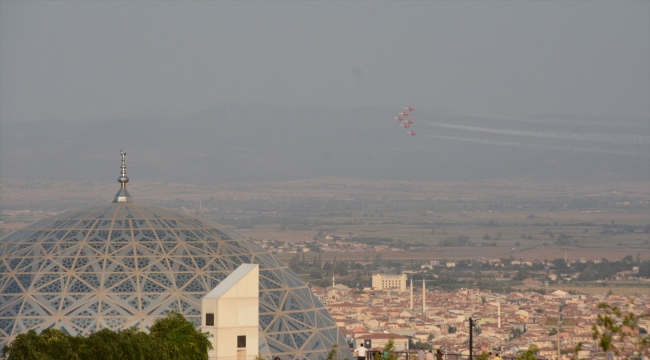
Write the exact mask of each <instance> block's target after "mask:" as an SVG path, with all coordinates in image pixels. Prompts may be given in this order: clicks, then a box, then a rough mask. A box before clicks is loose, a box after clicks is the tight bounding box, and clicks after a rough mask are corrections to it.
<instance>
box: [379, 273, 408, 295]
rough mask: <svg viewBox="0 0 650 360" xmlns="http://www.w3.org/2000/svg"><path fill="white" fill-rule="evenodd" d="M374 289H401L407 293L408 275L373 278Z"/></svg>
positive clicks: (380, 275)
mask: <svg viewBox="0 0 650 360" xmlns="http://www.w3.org/2000/svg"><path fill="white" fill-rule="evenodd" d="M372 287H373V288H374V289H375V290H384V289H399V290H400V291H406V274H402V275H382V274H377V275H373V276H372Z"/></svg>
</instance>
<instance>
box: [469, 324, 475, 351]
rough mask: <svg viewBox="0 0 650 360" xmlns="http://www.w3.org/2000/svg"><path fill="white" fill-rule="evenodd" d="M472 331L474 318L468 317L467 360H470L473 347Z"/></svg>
mask: <svg viewBox="0 0 650 360" xmlns="http://www.w3.org/2000/svg"><path fill="white" fill-rule="evenodd" d="M473 332H474V320H473V319H472V318H469V360H472V350H473V348H474V341H473V338H472V335H473V334H472V333H473Z"/></svg>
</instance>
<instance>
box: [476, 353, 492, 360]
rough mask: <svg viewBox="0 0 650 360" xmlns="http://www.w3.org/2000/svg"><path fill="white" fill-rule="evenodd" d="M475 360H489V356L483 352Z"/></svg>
mask: <svg viewBox="0 0 650 360" xmlns="http://www.w3.org/2000/svg"><path fill="white" fill-rule="evenodd" d="M474 359H476V360H490V354H488V353H487V352H485V351H483V352H482V353H481V355H479V356H476V357H474Z"/></svg>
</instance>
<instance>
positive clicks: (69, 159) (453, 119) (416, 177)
mask: <svg viewBox="0 0 650 360" xmlns="http://www.w3.org/2000/svg"><path fill="white" fill-rule="evenodd" d="M400 111H403V110H402V109H399V108H397V109H396V108H390V107H364V108H352V109H341V108H331V107H278V106H270V105H263V104H244V105H237V104H222V105H219V106H215V107H213V108H210V109H206V110H204V111H201V112H198V113H195V114H192V115H190V116H188V117H186V118H184V119H182V120H170V119H166V118H140V119H134V120H128V119H125V120H106V121H100V122H95V123H87V124H76V123H69V122H64V121H48V122H45V121H43V122H36V123H15V124H2V126H1V128H0V140H1V141H0V159H1V161H0V171H1V175H2V177H12V178H60V179H70V178H74V179H82V180H102V181H105V180H106V179H110V178H112V177H115V178H117V176H118V171H119V156H118V152H119V150H120V148H124V149H126V150H127V153H128V155H127V172H128V173H127V175H128V176H129V177H130V178H131V179H133V180H134V181H137V179H141V180H142V181H163V182H238V181H243V182H250V181H256V182H257V181H262V182H263V181H279V180H295V179H303V178H313V177H320V176H336V177H344V178H349V177H360V178H370V179H387V180H411V181H443V180H457V181H462V180H474V179H494V178H505V177H519V178H523V179H530V180H577V181H617V180H626V181H648V180H649V179H650V140H649V139H650V136H648V135H650V121H648V120H647V119H608V118H575V117H573V118H570V117H562V116H540V117H534V118H527V119H507V118H495V117H482V116H476V115H463V114H449V113H439V112H434V111H428V110H424V109H416V110H415V111H414V112H413V113H412V114H411V115H412V117H413V120H414V124H413V125H412V127H411V128H409V129H408V130H407V129H404V128H402V127H399V126H398V125H399V122H398V121H397V120H394V119H393V118H394V117H395V116H396V114H397V113H398V112H400ZM410 130H414V131H416V132H417V136H410V135H408V134H407V133H406V132H407V131H410Z"/></svg>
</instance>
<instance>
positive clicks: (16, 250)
mask: <svg viewBox="0 0 650 360" xmlns="http://www.w3.org/2000/svg"><path fill="white" fill-rule="evenodd" d="M124 169H125V167H124V164H123V168H122V176H121V177H120V182H121V183H122V189H120V191H119V192H118V193H117V195H116V196H115V200H114V202H113V203H110V204H107V205H103V206H98V207H94V208H90V209H86V210H82V211H72V212H66V213H63V214H60V215H57V216H54V217H51V218H48V219H45V220H41V221H39V222H37V223H34V224H32V225H30V226H28V227H26V228H23V229H21V230H18V231H15V232H13V233H11V234H9V235H7V236H6V237H5V238H3V239H2V240H0V289H1V290H0V348H1V347H3V346H4V345H6V344H7V343H8V342H10V341H11V340H12V339H13V338H15V336H16V335H17V334H20V333H24V332H26V331H28V330H29V329H34V330H36V331H37V332H40V331H42V330H44V329H47V328H57V329H61V330H64V331H66V332H67V333H69V334H71V335H75V334H84V335H87V334H89V333H92V332H94V331H97V330H100V329H103V328H110V329H113V330H118V329H124V328H127V327H132V326H135V327H138V328H140V329H142V330H146V329H148V328H149V326H151V325H152V324H153V322H154V320H155V319H156V318H157V317H161V316H164V315H165V314H167V313H168V312H170V311H171V310H177V311H179V312H181V313H182V314H183V315H185V317H186V318H187V319H188V320H190V321H192V322H194V323H195V324H196V325H197V327H198V326H200V324H201V318H200V317H201V300H200V299H201V298H202V297H203V296H204V295H205V294H207V293H208V292H209V291H210V290H211V289H213V288H214V287H216V286H217V285H218V284H219V283H220V282H221V281H222V280H223V279H224V278H226V277H227V276H228V275H229V274H230V273H231V272H232V271H234V270H235V269H236V268H237V267H238V266H239V265H240V264H242V263H255V264H259V266H260V293H259V294H260V295H259V296H260V298H259V300H260V308H259V314H260V318H259V331H260V339H259V341H260V349H259V351H260V353H261V354H262V355H264V356H267V357H270V356H280V357H281V358H282V359H283V360H285V359H296V360H298V359H325V358H326V357H327V353H328V352H329V350H330V349H331V348H332V346H333V345H335V344H336V345H338V346H339V348H340V351H339V357H340V358H348V359H351V358H352V354H351V352H350V351H349V347H348V346H347V343H346V341H345V339H344V337H343V336H342V334H341V332H340V331H339V329H338V327H337V326H336V323H335V322H334V320H333V319H332V317H331V316H330V314H329V313H328V312H327V310H326V309H325V308H324V307H323V305H322V304H321V303H320V302H319V301H318V299H317V298H316V297H315V296H314V295H313V294H312V292H311V290H310V289H309V288H308V287H307V286H306V285H305V284H304V283H303V282H302V281H301V280H300V279H299V278H298V276H297V275H296V274H295V273H294V272H293V271H292V270H291V269H289V268H288V267H287V266H286V265H285V264H284V263H282V261H280V260H278V259H277V258H276V257H275V256H273V255H272V254H270V253H269V252H267V251H266V250H264V249H262V248H261V247H259V246H258V245H256V244H255V243H253V242H252V241H250V240H247V239H244V238H242V236H240V235H238V234H237V233H235V232H232V231H230V230H227V229H219V228H216V227H215V226H212V225H209V224H206V223H205V222H203V221H202V220H201V219H199V218H197V217H194V216H191V215H189V214H185V213H182V212H179V211H174V210H169V209H164V208H160V207H155V206H147V205H139V204H136V203H133V202H132V200H131V197H130V195H129V193H128V192H127V191H126V187H125V184H126V182H127V181H128V178H126V176H125V173H126V171H125V170H124Z"/></svg>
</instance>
